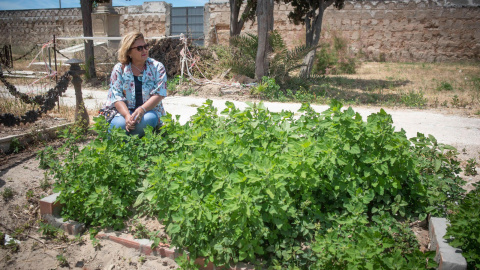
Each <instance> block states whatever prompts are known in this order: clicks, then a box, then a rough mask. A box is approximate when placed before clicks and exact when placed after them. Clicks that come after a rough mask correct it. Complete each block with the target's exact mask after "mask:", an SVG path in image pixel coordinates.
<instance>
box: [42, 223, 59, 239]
mask: <svg viewBox="0 0 480 270" xmlns="http://www.w3.org/2000/svg"><path fill="white" fill-rule="evenodd" d="M39 225H40V228H39V229H38V232H40V233H41V234H42V235H43V236H45V237H46V238H57V237H58V236H59V235H61V234H62V230H61V229H59V228H56V227H55V226H53V225H51V224H50V223H44V222H40V224H39Z"/></svg>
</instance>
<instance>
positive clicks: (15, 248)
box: [5, 238, 20, 252]
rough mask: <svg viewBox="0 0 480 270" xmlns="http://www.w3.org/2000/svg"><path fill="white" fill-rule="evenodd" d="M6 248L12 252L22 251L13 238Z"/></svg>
mask: <svg viewBox="0 0 480 270" xmlns="http://www.w3.org/2000/svg"><path fill="white" fill-rule="evenodd" d="M5 247H6V248H7V249H9V250H11V251H12V252H17V251H18V250H19V249H20V246H19V245H18V243H17V242H16V241H15V239H13V238H12V239H10V241H8V243H7V244H6V245H5Z"/></svg>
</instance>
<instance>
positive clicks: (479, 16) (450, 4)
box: [0, 0, 480, 62]
mask: <svg viewBox="0 0 480 270" xmlns="http://www.w3.org/2000/svg"><path fill="white" fill-rule="evenodd" d="M114 9H115V11H116V12H117V13H118V14H119V28H120V29H119V33H120V35H123V34H124V33H126V32H129V31H133V30H139V31H141V32H143V33H144V34H145V35H146V36H147V37H155V36H164V35H169V33H170V27H169V25H170V10H171V6H170V5H169V4H167V3H165V2H159V1H155V2H144V3H143V5H141V6H128V7H115V8H114ZM290 10H291V7H290V6H288V5H285V4H276V5H275V9H274V12H275V14H274V16H275V24H274V27H275V29H276V30H278V31H279V32H280V33H281V34H282V36H283V38H284V40H285V42H286V44H287V45H288V46H289V47H290V48H292V47H294V46H298V45H301V44H303V43H304V40H305V27H304V26H303V25H294V24H293V23H291V22H290V21H289V20H288V18H287V15H288V13H289V12H290ZM229 16H230V9H229V6H228V3H225V1H222V0H210V3H208V4H206V5H205V17H204V31H205V44H206V45H210V44H215V43H220V44H228V39H229ZM0 29H1V30H0V44H12V45H14V47H15V46H18V45H19V46H24V47H28V48H30V47H31V45H33V44H34V43H45V42H47V41H48V40H51V39H52V36H53V35H54V34H55V35H56V36H61V37H66V36H67V37H68V36H69V37H74V36H82V34H83V28H82V18H81V12H80V9H79V8H67V9H39V10H16V11H0ZM256 31H257V25H256V24H252V23H251V22H247V23H246V24H245V26H244V29H243V30H242V33H256ZM332 33H335V34H336V35H341V36H343V37H344V38H345V39H347V41H348V42H349V45H350V48H351V49H352V50H353V51H355V52H362V53H363V54H364V55H365V56H367V57H368V58H370V59H374V60H386V61H427V62H433V61H457V60H472V59H474V60H480V0H438V1H434V0H396V1H392V0H385V1H347V2H346V4H345V8H344V9H342V10H336V9H334V8H333V7H330V8H328V9H327V10H326V12H325V17H324V21H323V30H322V35H324V36H326V37H328V36H329V35H331V34H332ZM78 42H79V41H77V43H78Z"/></svg>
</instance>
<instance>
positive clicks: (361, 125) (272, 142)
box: [50, 100, 463, 268]
mask: <svg viewBox="0 0 480 270" xmlns="http://www.w3.org/2000/svg"><path fill="white" fill-rule="evenodd" d="M226 107H227V108H226V109H225V110H223V111H222V112H221V113H220V114H218V111H217V109H216V108H215V107H213V106H212V101H211V100H208V101H207V102H206V104H204V105H203V106H201V107H199V108H197V114H195V115H193V116H192V117H191V118H190V120H189V121H188V122H187V123H185V124H180V123H179V122H178V119H179V117H178V116H177V117H176V118H173V117H172V116H171V115H167V116H165V117H163V118H162V121H163V122H164V125H163V126H162V128H161V129H160V130H159V132H157V133H154V132H152V130H147V133H146V135H145V136H144V137H143V138H138V137H137V136H127V135H126V134H125V133H124V132H122V131H120V130H113V131H112V132H111V133H108V132H107V130H108V124H107V123H105V121H104V119H103V118H102V119H96V123H95V127H94V129H95V130H96V132H97V133H98V137H97V138H95V139H94V140H92V141H91V142H90V143H88V144H87V145H86V146H85V147H83V148H82V149H79V147H78V146H76V144H74V143H69V141H71V142H73V141H74V140H68V139H67V140H66V141H67V143H66V144H64V145H63V146H62V148H60V149H58V152H57V153H58V155H61V156H62V157H63V159H57V160H58V162H56V163H54V164H52V165H51V168H50V171H51V173H52V174H53V175H54V177H55V179H56V181H55V190H57V191H61V195H60V197H59V200H60V202H61V203H63V204H64V207H63V213H62V214H63V215H64V218H71V219H75V220H78V221H81V222H85V223H87V224H89V225H93V226H95V228H97V226H98V228H99V227H113V228H120V227H122V226H123V222H124V220H125V219H127V218H129V217H130V215H131V212H133V210H135V212H136V213H137V214H147V215H149V216H155V217H156V218H158V219H159V220H163V224H164V225H165V228H166V233H167V234H168V236H169V238H170V241H171V244H172V245H173V246H176V247H181V248H185V249H186V251H187V252H188V253H189V257H190V259H191V260H194V259H196V258H197V257H199V256H203V257H205V258H206V262H214V263H215V264H216V265H228V264H232V263H236V262H240V261H248V262H251V263H253V264H255V265H256V266H258V267H275V268H295V267H297V268H309V267H314V266H315V265H316V264H317V263H318V264H319V265H321V258H319V256H317V255H316V254H317V251H318V249H317V250H313V243H321V242H322V241H323V240H318V239H317V238H318V237H320V236H319V235H320V234H319V232H320V230H322V229H327V230H328V229H329V228H335V226H337V225H341V226H346V225H345V224H347V223H349V224H350V223H351V224H354V225H352V226H353V227H352V226H350V225H349V226H350V227H345V229H348V228H354V227H355V228H357V227H359V226H360V225H358V224H359V223H361V224H363V225H364V226H365V227H368V229H366V228H364V229H362V230H360V229H359V231H358V232H359V235H360V236H362V235H364V234H368V235H371V234H373V236H371V237H370V236H369V238H365V243H364V244H361V245H360V246H359V247H361V246H363V245H369V244H368V241H371V240H372V239H374V240H375V239H386V240H385V241H390V240H388V239H392V238H393V239H394V240H395V241H397V242H399V243H402V244H401V245H399V247H398V248H397V249H394V248H390V247H385V248H383V249H381V250H379V251H376V250H375V253H373V254H372V256H370V257H368V258H369V259H368V260H381V259H382V258H385V260H387V259H388V260H390V261H393V260H400V257H402V258H403V261H402V265H409V266H411V265H417V264H419V263H420V262H422V261H423V262H425V260H426V259H425V256H424V255H422V254H419V253H417V252H414V251H412V250H413V244H412V238H411V234H407V233H405V230H404V229H399V228H400V227H401V226H400V225H396V224H397V223H393V222H394V220H395V221H398V220H400V219H401V220H406V221H407V222H408V221H409V220H412V219H425V218H426V215H427V214H428V213H430V214H432V215H437V216H444V215H445V209H446V204H447V203H451V202H455V201H458V200H459V199H460V198H461V194H462V193H463V190H462V189H461V185H462V183H463V182H462V179H461V178H460V177H459V176H458V173H459V172H460V168H459V162H458V160H457V159H456V155H457V153H456V149H455V148H453V147H451V146H448V145H443V144H440V143H438V142H437V141H436V139H435V138H434V137H433V136H430V135H429V136H424V135H423V134H420V133H419V134H417V136H416V137H414V138H411V139H408V138H407V137H406V134H405V131H403V130H402V131H395V128H394V127H393V125H392V123H393V122H392V118H391V116H390V115H388V114H387V113H386V112H385V111H384V110H381V111H379V112H378V113H374V114H372V115H370V116H368V118H367V119H366V120H364V119H363V118H362V117H361V116H360V114H358V113H356V112H354V110H353V109H352V108H348V109H343V108H342V104H341V103H339V102H337V101H333V102H332V103H331V105H330V108H329V109H328V110H326V111H324V112H322V113H317V112H315V111H314V110H313V109H312V108H311V107H310V105H308V104H303V105H302V107H301V109H300V110H299V112H298V113H297V114H298V115H297V116H295V117H294V115H295V114H294V113H293V112H288V111H282V112H279V113H274V112H270V111H268V110H267V109H266V108H265V107H264V106H263V104H249V107H248V108H246V109H245V110H240V109H238V108H236V107H235V106H234V104H233V103H231V102H227V103H226ZM351 217H356V218H357V219H358V220H357V221H355V222H356V223H355V222H354V220H352V219H351ZM378 219H380V220H381V222H377V221H376V220H378ZM335 220H339V221H338V222H337V225H336V224H335V223H334V222H335ZM340 221H341V222H343V223H340ZM382 222H391V223H392V228H397V229H395V230H397V231H398V232H395V231H392V233H389V232H388V229H387V227H386V226H385V225H380V223H382ZM332 233H333V232H332ZM341 233H342V234H343V232H341ZM378 234H380V236H378ZM397 234H398V235H397ZM333 236H334V235H332V237H333ZM359 243H362V241H360V242H359ZM319 245H320V244H319ZM339 245H341V246H342V248H340V249H345V250H348V249H349V245H350V243H349V242H346V241H345V242H343V243H342V244H339ZM371 248H373V247H372V246H371V245H370V246H369V247H368V249H369V250H370V249H371ZM349 250H350V252H354V249H349ZM357 250H358V249H357ZM355 252H357V251H355ZM358 252H360V251H358ZM357 255H358V254H357ZM360 255H361V254H360ZM360 255H359V256H360ZM355 256H356V255H355ZM362 256H364V255H362ZM365 256H367V255H365ZM383 256H385V257H383ZM342 258H344V256H343V255H342ZM366 258H367V257H366ZM190 262H191V261H190ZM374 265H376V264H374ZM387 265H391V264H390V263H389V264H387Z"/></svg>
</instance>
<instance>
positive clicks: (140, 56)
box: [128, 39, 148, 62]
mask: <svg viewBox="0 0 480 270" xmlns="http://www.w3.org/2000/svg"><path fill="white" fill-rule="evenodd" d="M145 45H147V43H146V42H145V40H143V39H137V40H135V42H134V43H133V44H132V47H130V50H129V51H128V56H130V58H132V61H133V62H145V61H146V60H147V58H148V49H145V48H144V46H145ZM139 46H140V47H139ZM138 49H140V51H139V50H138Z"/></svg>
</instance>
